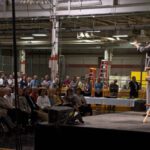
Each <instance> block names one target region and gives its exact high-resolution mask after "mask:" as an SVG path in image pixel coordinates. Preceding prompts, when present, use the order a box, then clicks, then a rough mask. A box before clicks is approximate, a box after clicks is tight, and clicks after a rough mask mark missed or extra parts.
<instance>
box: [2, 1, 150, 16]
mask: <svg viewBox="0 0 150 150" xmlns="http://www.w3.org/2000/svg"><path fill="white" fill-rule="evenodd" d="M149 11H150V3H143V4H140V5H139V4H134V5H132V4H129V5H117V6H115V7H114V6H110V7H99V8H92V9H77V10H69V11H68V10H57V11H56V15H57V16H86V15H90V16H91V15H110V14H122V13H136V12H149ZM50 15H51V13H50V11H48V10H32V11H29V12H27V11H16V17H49V16H50ZM11 17H12V15H11V12H10V11H5V12H0V18H11Z"/></svg>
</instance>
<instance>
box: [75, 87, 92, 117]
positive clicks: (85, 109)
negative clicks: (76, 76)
mask: <svg viewBox="0 0 150 150" xmlns="http://www.w3.org/2000/svg"><path fill="white" fill-rule="evenodd" d="M81 93H82V90H81V89H80V88H77V89H76V96H77V98H78V109H79V111H80V113H81V115H82V116H85V115H87V114H88V113H89V114H90V115H92V108H91V105H88V104H87V103H86V100H85V98H84V96H83V95H82V94H81Z"/></svg>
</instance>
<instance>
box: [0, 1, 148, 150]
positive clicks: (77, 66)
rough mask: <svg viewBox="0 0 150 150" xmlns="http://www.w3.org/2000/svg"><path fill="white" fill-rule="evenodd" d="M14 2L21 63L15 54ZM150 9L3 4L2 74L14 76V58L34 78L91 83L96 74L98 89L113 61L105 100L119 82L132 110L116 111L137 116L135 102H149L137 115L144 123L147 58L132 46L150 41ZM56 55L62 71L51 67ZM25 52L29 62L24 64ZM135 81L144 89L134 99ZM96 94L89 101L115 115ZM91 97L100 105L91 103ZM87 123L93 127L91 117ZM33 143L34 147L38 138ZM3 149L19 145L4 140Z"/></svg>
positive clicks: (114, 4) (133, 4) (132, 4)
mask: <svg viewBox="0 0 150 150" xmlns="http://www.w3.org/2000/svg"><path fill="white" fill-rule="evenodd" d="M13 2H15V14H16V16H15V24H16V30H15V32H16V43H17V49H16V50H17V53H18V55H17V58H16V57H15V56H14V54H13V44H14V43H13V42H14V41H13V30H14V29H13V26H12V23H13V21H14V20H13V18H12V4H13ZM149 8H150V1H149V0H132V1H131V0H0V75H3V73H4V74H5V75H7V76H8V75H10V74H12V73H14V65H15V64H14V59H17V62H18V64H17V65H18V70H17V71H18V72H23V73H24V74H27V75H28V76H30V77H32V76H34V75H38V77H39V78H41V79H42V78H43V77H44V76H45V75H46V74H48V75H49V76H50V77H51V79H54V76H56V74H57V73H58V78H59V79H60V82H62V81H63V80H65V78H66V76H69V77H70V78H73V77H74V76H77V77H80V78H81V79H82V80H85V78H86V77H87V76H89V74H90V71H91V69H94V72H92V73H94V78H92V84H95V82H96V79H97V78H100V70H101V67H102V66H101V65H102V61H103V60H107V62H108V64H107V65H108V66H107V67H108V76H107V86H106V88H105V87H104V89H103V97H106V98H108V97H110V91H109V88H108V86H109V84H110V83H112V82H113V81H114V80H117V81H118V82H117V84H118V86H119V93H118V98H122V99H124V100H127V102H128V103H129V106H127V105H126V104H125V106H122V105H121V106H120V105H118V103H117V105H116V106H115V111H119V112H120V111H121V112H122V111H123V112H126V111H132V110H133V106H135V100H140V101H141V100H143V101H142V104H141V105H142V107H144V109H143V108H140V109H142V113H141V114H140V113H137V115H139V116H140V119H141V122H142V120H143V119H144V117H143V116H142V114H143V113H144V112H145V110H146V108H145V103H146V102H145V101H146V90H147V89H146V85H147V82H146V77H147V72H146V71H145V56H146V55H145V53H140V52H138V51H137V48H136V47H135V46H134V45H133V44H132V43H133V42H134V41H135V40H138V42H139V43H141V44H144V45H145V44H147V43H149V41H150V13H149V11H150V9H149ZM55 50H56V51H55ZM53 51H55V52H56V55H58V59H57V66H55V67H54V68H50V61H51V60H52V59H51V58H52V54H53ZM22 52H23V54H24V55H25V56H24V58H23V59H24V60H23V61H24V62H25V63H23V62H21V54H22ZM54 54H55V53H54ZM57 67H58V70H57V69H56V68H57ZM55 69H56V70H55ZM53 70H54V72H55V71H56V72H55V73H54V74H53ZM95 70H96V71H95ZM57 71H58V72H57ZM133 76H135V77H136V79H137V82H138V83H139V85H140V90H139V97H138V98H137V97H136V98H135V99H134V98H133V99H132V98H131V97H129V90H130V87H129V82H130V81H131V80H132V77H133ZM103 82H105V81H104V79H103ZM64 90H66V87H63V89H62V91H63V92H64ZM92 92H93V91H92ZM92 92H91V95H90V98H89V97H88V98H86V101H87V102H88V104H91V106H92V110H93V111H94V112H95V114H96V115H100V114H101V113H102V115H104V114H105V113H106V114H107V113H108V112H109V113H110V112H111V113H113V111H114V104H108V106H106V105H105V104H104V105H103V103H104V102H102V103H101V102H98V101H99V99H98V98H95V95H93V94H92ZM2 93H3V91H2ZM63 94H64V93H63ZM1 95H2V94H1ZM91 96H92V97H94V98H95V101H97V102H98V104H97V103H92V102H91V101H92V98H91ZM129 99H131V100H129ZM112 101H113V100H112ZM143 102H144V103H143ZM110 103H111V102H110ZM112 103H113V102H112ZM133 103H134V104H133ZM143 104H144V106H143ZM123 105H124V104H123ZM111 106H113V107H111ZM0 108H1V107H0ZM109 115H110V114H109ZM0 117H1V116H0ZM102 117H103V116H102ZM131 118H132V117H131ZM102 119H103V118H102ZM85 120H86V121H87V122H88V118H85ZM91 120H92V119H91ZM92 121H93V120H92ZM138 121H139V119H138ZM97 122H98V121H97ZM106 122H107V121H106ZM139 122H140V121H139ZM95 124H96V123H95ZM85 126H86V125H85ZM87 127H88V125H87ZM141 128H142V127H141ZM147 128H148V127H147ZM0 133H1V132H0ZM32 134H33V133H32ZM25 136H27V135H25ZM5 138H6V137H5ZM30 138H31V141H32V142H33V136H31V137H29V139H30ZM6 139H7V138H6ZM23 139H25V137H23ZM25 141H26V140H25ZM9 142H10V143H11V140H10V141H9ZM27 143H28V141H27ZM10 145H11V144H10ZM10 145H9V146H10ZM29 145H30V144H29ZM31 145H32V146H31ZM31 145H30V148H29V147H28V148H27V149H29V150H30V149H34V148H33V147H34V146H33V143H32V144H31ZM0 147H7V148H12V147H14V145H13V146H12V145H11V146H10V147H8V145H7V144H4V140H2V141H0ZM35 149H36V150H38V148H37V146H36V148H35ZM39 149H40V148H39ZM18 150H19V149H18Z"/></svg>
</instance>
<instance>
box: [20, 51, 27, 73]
mask: <svg viewBox="0 0 150 150" xmlns="http://www.w3.org/2000/svg"><path fill="white" fill-rule="evenodd" d="M19 56H20V57H19V58H20V72H22V73H23V74H25V73H26V53H25V50H21V51H20V52H19Z"/></svg>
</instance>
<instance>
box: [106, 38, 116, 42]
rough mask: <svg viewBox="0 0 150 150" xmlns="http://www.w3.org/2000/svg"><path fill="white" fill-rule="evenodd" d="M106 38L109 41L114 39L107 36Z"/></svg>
mask: <svg viewBox="0 0 150 150" xmlns="http://www.w3.org/2000/svg"><path fill="white" fill-rule="evenodd" d="M106 39H108V40H110V41H115V39H114V38H111V37H107V38H106Z"/></svg>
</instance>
